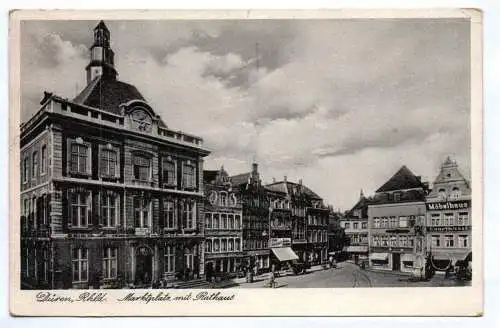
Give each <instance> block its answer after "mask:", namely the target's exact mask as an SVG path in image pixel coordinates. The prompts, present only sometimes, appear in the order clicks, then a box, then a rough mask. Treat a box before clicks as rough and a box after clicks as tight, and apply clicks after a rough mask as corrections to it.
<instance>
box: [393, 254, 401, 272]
mask: <svg viewBox="0 0 500 328" xmlns="http://www.w3.org/2000/svg"><path fill="white" fill-rule="evenodd" d="M400 270H401V254H399V253H392V271H400Z"/></svg>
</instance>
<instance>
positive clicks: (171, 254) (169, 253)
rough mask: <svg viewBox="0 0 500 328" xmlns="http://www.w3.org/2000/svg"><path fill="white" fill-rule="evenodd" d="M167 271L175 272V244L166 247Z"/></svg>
mask: <svg viewBox="0 0 500 328" xmlns="http://www.w3.org/2000/svg"><path fill="white" fill-rule="evenodd" d="M165 272H168V273H172V272H175V248H174V246H167V247H165Z"/></svg>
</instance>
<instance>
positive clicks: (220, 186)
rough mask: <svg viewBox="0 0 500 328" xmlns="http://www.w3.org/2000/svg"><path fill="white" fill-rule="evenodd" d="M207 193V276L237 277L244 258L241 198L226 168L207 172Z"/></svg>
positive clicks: (205, 181)
mask: <svg viewBox="0 0 500 328" xmlns="http://www.w3.org/2000/svg"><path fill="white" fill-rule="evenodd" d="M204 189H205V206H204V212H205V213H204V215H205V275H206V277H207V278H208V279H209V280H210V279H211V278H212V277H215V276H216V275H219V274H221V273H222V274H224V275H225V276H234V275H236V273H237V272H238V270H240V265H241V263H242V260H243V258H244V257H245V253H244V252H243V239H242V231H243V221H242V203H241V198H240V195H239V193H237V190H236V191H235V190H234V189H233V186H232V183H231V180H230V179H229V175H228V174H227V172H226V171H225V170H224V168H223V167H222V168H221V169H220V170H214V171H208V170H206V171H204Z"/></svg>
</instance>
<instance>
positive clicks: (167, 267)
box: [20, 22, 209, 289]
mask: <svg viewBox="0 0 500 328" xmlns="http://www.w3.org/2000/svg"><path fill="white" fill-rule="evenodd" d="M90 57H91V58H90V62H89V64H88V65H87V67H86V71H87V86H86V87H85V88H84V90H82V92H81V93H80V94H79V95H77V96H76V97H75V98H74V99H72V100H67V99H62V98H60V97H57V96H56V95H53V94H49V93H45V96H44V98H43V99H42V101H41V108H40V110H39V111H38V112H37V113H36V114H35V115H34V116H33V117H31V119H30V120H29V121H28V122H26V123H24V124H22V125H21V171H22V172H21V178H22V179H21V200H20V201H21V208H22V217H21V225H22V229H21V259H22V262H23V265H22V270H21V281H22V287H23V288H51V289H68V288H89V287H95V288H98V287H103V288H107V287H109V288H120V287H122V286H124V285H126V284H128V285H135V286H147V285H150V284H151V282H152V281H154V280H158V279H162V278H165V279H167V280H176V279H191V278H195V277H197V276H200V275H203V273H204V272H203V271H204V265H203V263H204V258H203V254H204V249H203V248H204V222H203V220H199V218H201V217H202V216H201V214H202V213H203V206H204V199H203V174H202V172H203V158H204V157H205V156H207V155H208V154H209V151H208V150H207V149H205V148H204V147H203V141H202V139H201V138H199V137H196V136H192V135H188V134H185V133H180V132H176V131H174V130H171V129H170V128H168V127H167V126H166V124H165V123H164V121H163V120H162V119H161V118H160V117H159V116H158V115H157V114H156V113H155V111H154V110H153V108H151V106H150V105H149V104H148V103H147V101H146V100H145V99H144V98H143V96H142V95H141V94H140V93H139V91H138V90H137V89H136V88H135V87H134V86H133V85H130V84H127V83H124V82H121V81H119V80H118V79H117V71H116V69H115V66H114V53H113V51H112V49H111V47H110V33H109V30H108V29H107V27H106V25H105V24H104V23H103V22H100V23H99V25H97V26H96V28H95V29H94V43H93V45H92V46H91V48H90Z"/></svg>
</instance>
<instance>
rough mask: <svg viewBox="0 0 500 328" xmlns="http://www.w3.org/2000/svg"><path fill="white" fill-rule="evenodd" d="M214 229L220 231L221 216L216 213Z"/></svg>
mask: <svg viewBox="0 0 500 328" xmlns="http://www.w3.org/2000/svg"><path fill="white" fill-rule="evenodd" d="M213 228H214V229H219V214H218V213H214V215H213Z"/></svg>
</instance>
